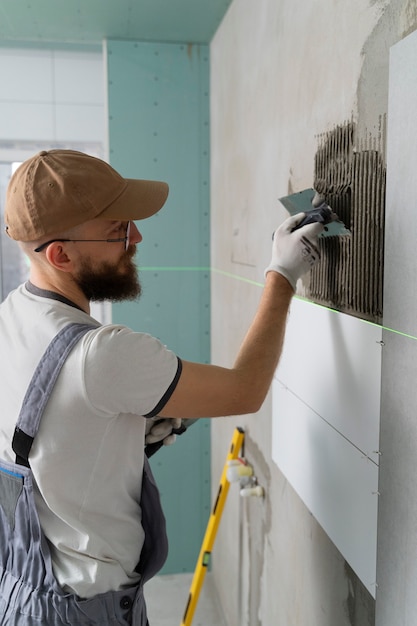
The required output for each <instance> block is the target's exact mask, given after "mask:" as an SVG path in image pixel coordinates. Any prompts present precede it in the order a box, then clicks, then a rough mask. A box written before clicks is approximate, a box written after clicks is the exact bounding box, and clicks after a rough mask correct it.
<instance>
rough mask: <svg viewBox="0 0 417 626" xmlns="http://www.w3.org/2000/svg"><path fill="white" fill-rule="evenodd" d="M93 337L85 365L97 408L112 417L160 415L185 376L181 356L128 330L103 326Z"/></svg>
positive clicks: (88, 392)
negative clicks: (126, 414)
mask: <svg viewBox="0 0 417 626" xmlns="http://www.w3.org/2000/svg"><path fill="white" fill-rule="evenodd" d="M89 335H90V337H89V339H88V340H87V341H86V343H85V348H86V349H85V353H84V356H83V367H84V381H85V391H86V395H87V397H88V399H89V402H90V403H91V404H92V406H94V408H95V409H96V410H99V411H103V412H104V413H107V414H111V415H114V414H118V413H133V414H135V415H143V416H145V417H153V416H155V415H157V414H158V412H159V411H161V410H162V408H163V407H164V406H165V404H166V403H167V402H168V400H169V398H170V396H171V394H172V393H173V391H174V389H175V387H176V385H177V383H178V380H179V378H180V375H181V360H180V359H179V358H178V357H177V355H176V354H175V353H174V352H172V351H171V350H168V348H167V347H166V346H164V345H163V344H162V343H161V342H160V341H159V340H158V339H156V338H154V337H151V336H150V335H148V334H145V333H138V332H134V331H132V330H130V329H129V328H126V327H124V326H116V325H110V326H102V327H101V328H99V329H97V330H96V331H93V332H92V333H89Z"/></svg>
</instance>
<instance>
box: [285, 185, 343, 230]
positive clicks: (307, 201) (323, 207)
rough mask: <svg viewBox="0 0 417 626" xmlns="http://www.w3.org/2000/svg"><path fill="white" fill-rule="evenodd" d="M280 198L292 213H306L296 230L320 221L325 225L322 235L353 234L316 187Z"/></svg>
mask: <svg viewBox="0 0 417 626" xmlns="http://www.w3.org/2000/svg"><path fill="white" fill-rule="evenodd" d="M279 200H280V202H281V203H282V204H283V206H284V207H285V208H286V209H287V211H288V212H289V213H290V215H296V214H297V213H305V214H306V215H305V217H304V218H303V220H302V221H301V222H300V224H298V226H296V228H295V229H294V230H296V229H297V228H301V226H304V225H305V224H311V223H313V222H320V223H321V224H324V225H325V230H323V232H322V233H321V235H320V236H321V237H334V236H335V235H339V236H340V235H350V234H351V232H350V230H349V229H348V228H346V226H345V225H344V223H343V222H342V221H341V220H340V219H339V217H338V216H337V215H336V213H334V212H333V210H332V208H331V207H330V206H329V205H328V204H327V203H326V202H325V201H324V198H323V196H320V195H319V194H318V193H317V192H316V191H315V190H314V189H304V191H299V192H297V193H293V194H291V195H290V196H284V197H283V198H279Z"/></svg>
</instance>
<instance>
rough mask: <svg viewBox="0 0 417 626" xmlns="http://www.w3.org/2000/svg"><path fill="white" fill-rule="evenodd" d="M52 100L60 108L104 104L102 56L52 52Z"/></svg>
mask: <svg viewBox="0 0 417 626" xmlns="http://www.w3.org/2000/svg"><path fill="white" fill-rule="evenodd" d="M53 65H54V98H55V100H56V102H57V103H59V104H62V103H65V104H69V103H74V104H81V103H83V104H95V105H103V104H104V70H103V56H102V54H101V53H91V52H69V51H63V50H55V51H54V53H53Z"/></svg>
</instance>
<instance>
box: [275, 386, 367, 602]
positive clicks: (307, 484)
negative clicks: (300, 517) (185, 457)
mask: <svg viewBox="0 0 417 626" xmlns="http://www.w3.org/2000/svg"><path fill="white" fill-rule="evenodd" d="M272 438H273V441H272V447H273V455H272V456H273V460H274V461H275V462H276V463H277V465H278V467H279V468H280V470H281V471H282V472H283V474H284V475H285V476H286V477H287V478H288V480H289V482H290V483H291V485H292V486H293V488H294V489H295V490H296V492H297V493H298V495H299V496H300V498H301V499H302V500H303V502H304V503H305V505H306V506H307V508H308V509H309V510H310V511H311V512H312V514H313V515H314V517H315V518H316V519H317V521H318V522H319V523H320V525H321V526H322V527H323V528H324V530H325V531H326V533H327V534H328V536H329V537H330V539H331V540H332V541H333V543H334V544H335V545H336V547H337V548H338V549H339V551H340V552H341V553H342V555H343V556H344V558H345V559H346V560H347V562H348V563H349V565H350V566H351V567H352V569H353V570H354V571H355V572H356V574H357V575H358V577H359V578H360V579H361V580H362V582H363V584H364V585H365V586H366V588H367V589H368V591H369V592H370V593H371V594H372V595H373V596H374V597H375V591H376V588H375V580H376V542H377V509H378V497H377V491H378V467H377V465H376V464H375V463H374V462H373V461H371V460H370V459H369V458H367V457H366V456H364V455H363V454H362V453H361V452H360V451H359V450H358V449H357V448H355V446H353V445H352V444H351V443H349V441H347V439H345V437H343V436H342V435H341V434H340V433H338V432H337V431H336V430H335V429H334V428H332V427H331V426H330V425H329V424H328V423H327V422H326V421H324V420H323V419H322V418H321V417H320V416H319V415H317V414H316V413H314V411H312V410H311V408H309V407H308V406H307V405H306V404H304V403H303V402H302V401H301V400H300V399H299V398H297V397H296V396H295V395H294V394H293V393H292V392H291V391H290V390H289V389H288V388H286V387H285V386H284V385H283V384H282V383H281V382H279V381H278V380H277V379H274V381H273V429H272Z"/></svg>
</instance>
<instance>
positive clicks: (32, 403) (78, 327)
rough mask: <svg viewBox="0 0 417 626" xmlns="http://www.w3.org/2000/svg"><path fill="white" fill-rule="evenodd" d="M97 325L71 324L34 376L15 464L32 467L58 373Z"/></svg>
mask: <svg viewBox="0 0 417 626" xmlns="http://www.w3.org/2000/svg"><path fill="white" fill-rule="evenodd" d="M93 328H97V325H95V324H77V323H73V324H69V325H68V326H65V328H63V329H62V330H61V331H59V333H58V334H57V335H56V336H55V337H54V338H53V339H52V341H51V343H50V344H49V346H48V347H47V349H46V350H45V352H44V354H43V356H42V358H41V360H40V361H39V364H38V366H37V368H36V370H35V373H34V374H33V376H32V380H31V381H30V384H29V387H28V389H27V391H26V395H25V397H24V399H23V403H22V408H21V409H20V414H19V418H18V420H17V424H16V428H15V432H14V436H13V442H12V448H13V451H14V452H15V454H16V463H18V464H19V465H24V466H25V467H29V461H28V459H29V453H30V449H31V447H32V444H33V440H34V438H35V436H36V433H37V432H38V429H39V424H40V422H41V418H42V414H43V411H44V410H45V406H46V403H47V402H48V400H49V396H50V395H51V392H52V389H53V387H54V385H55V382H56V379H57V378H58V374H59V372H60V371H61V368H62V366H63V365H64V363H65V360H66V358H67V356H68V355H69V353H70V351H71V350H72V348H73V347H74V345H75V344H76V343H77V341H78V340H79V339H80V338H81V337H82V336H83V335H84V334H85V333H86V332H88V331H89V330H92V329H93Z"/></svg>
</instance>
